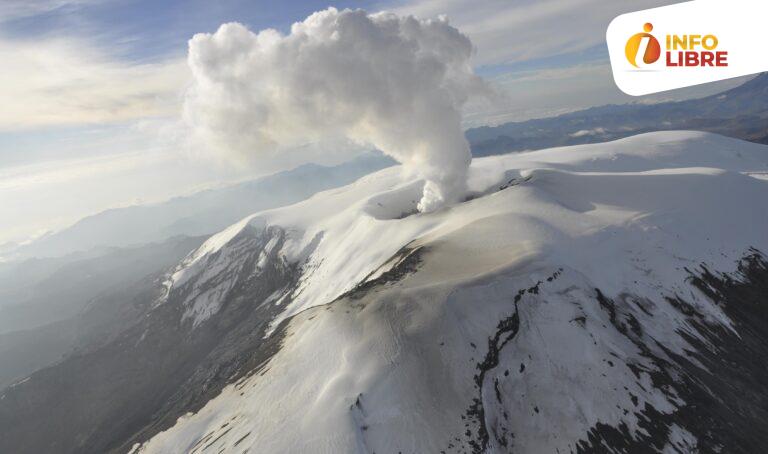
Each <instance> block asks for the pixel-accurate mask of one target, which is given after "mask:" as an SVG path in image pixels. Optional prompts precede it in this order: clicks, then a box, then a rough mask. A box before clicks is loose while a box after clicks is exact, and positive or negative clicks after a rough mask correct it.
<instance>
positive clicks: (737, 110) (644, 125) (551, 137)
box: [466, 73, 768, 156]
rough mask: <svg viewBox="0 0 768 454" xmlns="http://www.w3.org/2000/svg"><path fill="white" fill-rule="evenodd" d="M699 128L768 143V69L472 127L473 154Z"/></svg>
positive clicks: (600, 140) (531, 148) (491, 153)
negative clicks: (683, 91)
mask: <svg viewBox="0 0 768 454" xmlns="http://www.w3.org/2000/svg"><path fill="white" fill-rule="evenodd" d="M665 130H695V131H707V132H715V133H718V134H722V135H725V136H728V137H734V138H737V139H743V140H748V141H750V142H757V143H768V73H765V74H761V75H759V76H757V77H755V78H753V79H751V80H749V81H747V82H746V83H744V84H742V85H740V86H738V87H736V88H733V89H731V90H728V91H725V92H722V93H719V94H716V95H712V96H707V97H706V98H699V99H691V100H687V101H677V102H664V103H658V104H622V105H607V106H600V107H593V108H590V109H586V110H581V111H578V112H571V113H568V114H564V115H560V116H557V117H551V118H542V119H536V120H528V121H523V122H516V123H506V124H503V125H499V126H495V127H481V128H474V129H470V130H468V131H467V133H466V135H467V139H468V140H469V142H470V144H471V145H472V154H473V155H474V156H489V155H496V154H503V153H509V152H512V151H524V150H538V149H542V148H550V147H558V146H567V145H579V144H586V143H597V142H606V141H609V140H616V139H621V138H624V137H629V136H633V135H636V134H640V133H644V132H650V131H665Z"/></svg>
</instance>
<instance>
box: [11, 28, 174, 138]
mask: <svg viewBox="0 0 768 454" xmlns="http://www.w3.org/2000/svg"><path fill="white" fill-rule="evenodd" d="M0 60H2V61H4V62H6V63H7V65H5V66H4V67H3V71H2V72H0V98H2V99H3V100H4V102H5V104H4V106H3V109H2V110H0V131H8V130H19V129H26V128H39V127H47V126H59V125H82V124H104V123H115V122H126V121H131V120H137V119H142V118H147V117H153V116H170V115H177V112H178V105H179V97H180V86H183V84H184V83H185V81H186V80H187V78H188V69H187V68H186V65H185V64H184V61H183V60H182V59H172V60H168V61H166V62H161V63H151V64H136V63H130V62H122V61H119V60H115V59H112V58H110V57H109V56H108V55H105V53H104V52H101V51H98V50H97V49H95V48H94V47H93V46H91V45H89V44H88V43H86V42H84V41H82V40H75V39H66V38H57V39H49V40H39V41H19V40H16V41H13V40H0Z"/></svg>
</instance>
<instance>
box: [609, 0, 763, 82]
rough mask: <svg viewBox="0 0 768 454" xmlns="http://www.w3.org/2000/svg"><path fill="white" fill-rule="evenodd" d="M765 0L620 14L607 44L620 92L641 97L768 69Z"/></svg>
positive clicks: (704, 2) (701, 0) (699, 0)
mask: <svg viewBox="0 0 768 454" xmlns="http://www.w3.org/2000/svg"><path fill="white" fill-rule="evenodd" d="M766 18H768V1H766V0H730V1H724V0H722V1H721V0H696V1H692V2H687V3H679V4H676V5H670V6H663V7H660V8H653V9H647V10H643V11H637V12H634V13H628V14H622V15H621V16H618V17H617V18H615V19H614V20H613V21H612V22H611V23H610V25H609V26H608V32H607V33H606V40H607V43H608V53H609V55H610V58H611V68H612V69H613V78H614V80H615V81H616V85H618V87H619V89H621V91H623V92H625V93H627V94H629V95H632V96H641V95H647V94H650V93H657V92H661V91H666V90H672V89H675V88H682V87H688V86H691V85H698V84H703V83H707V82H714V81H717V80H723V79H730V78H733V77H739V76H745V75H749V74H755V73H759V72H763V71H768V51H767V49H766V47H768V40H767V39H766V26H765V24H766V20H767V19H766Z"/></svg>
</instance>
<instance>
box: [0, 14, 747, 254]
mask: <svg viewBox="0 0 768 454" xmlns="http://www.w3.org/2000/svg"><path fill="white" fill-rule="evenodd" d="M668 3H673V2H669V1H663V0H638V1H631V2H630V1H616V0H483V1H461V0H380V1H341V2H336V1H318V0H303V1H259V0H251V1H247V0H185V1H182V0H167V1H159V0H3V1H2V2H0V60H2V61H3V62H4V65H3V71H2V72H0V99H2V101H3V104H4V107H3V109H2V110H0V210H2V212H0V244H2V243H3V242H5V241H10V240H23V239H24V238H28V237H30V236H33V235H36V234H39V233H40V232H43V231H49V230H52V229H59V228H62V227H63V226H66V225H67V224H70V223H72V222H75V221H76V220H77V219H79V218H81V217H83V216H86V215H88V214H92V213H95V212H98V211H101V210H103V209H106V208H110V207H116V206H125V205H129V204H134V203H146V202H152V201H159V200H162V199H164V198H168V197H171V196H173V195H177V194H183V193H189V192H191V191H194V190H197V189H200V188H204V187H210V186H215V185H220V184H226V183H227V182H231V181H236V180H240V179H244V178H248V177H252V176H254V175H260V174H265V173H270V172H274V171H277V170H281V169H284V168H287V167H290V166H294V165H296V164H297V162H293V161H275V162H268V163H260V165H259V166H258V167H248V168H244V167H235V166H232V165H230V164H229V163H226V162H222V161H221V160H219V159H217V158H216V157H215V156H200V155H197V154H195V153H191V152H190V151H189V150H186V149H185V147H184V146H183V137H179V134H180V133H179V129H178V128H177V123H178V121H179V112H180V105H181V101H180V100H181V98H182V96H183V90H184V87H185V86H186V84H187V83H188V80H189V79H188V78H189V74H188V70H187V67H186V62H185V57H186V51H187V47H186V43H187V40H189V39H190V38H191V37H192V36H193V35H194V34H195V33H200V32H209V33H210V32H213V31H215V30H216V29H217V27H218V26H219V25H220V24H222V23H225V22H230V21H237V22H241V23H243V24H245V25H247V26H248V27H249V28H250V29H251V30H254V31H258V30H261V29H264V28H276V29H278V30H280V31H283V32H285V31H286V30H288V29H289V27H290V25H291V24H292V23H294V22H296V21H301V20H303V19H304V18H305V17H306V16H308V15H309V14H311V13H312V12H314V11H318V10H322V9H325V8H326V7H328V6H335V7H337V8H339V9H341V8H347V7H349V8H363V9H366V10H368V11H371V12H374V11H381V10H393V11H395V12H398V13H401V14H414V15H417V16H419V17H424V18H430V17H437V16H438V15H440V14H446V15H447V16H448V17H449V19H450V20H451V23H452V24H453V25H454V26H456V27H457V28H459V29H460V30H461V31H463V32H464V33H466V34H467V35H468V36H469V37H470V38H471V39H472V41H473V43H474V45H475V47H476V49H477V52H476V55H475V59H474V64H475V70H476V72H477V73H479V74H480V75H482V76H483V77H484V78H486V79H487V80H489V81H490V82H491V83H493V84H494V85H496V87H497V88H498V89H499V90H501V91H503V92H505V93H506V94H507V96H506V98H505V101H504V102H503V103H500V104H499V105H494V106H488V105H473V106H471V107H470V108H468V109H467V112H466V113H465V119H466V124H467V125H468V126H470V125H476V124H486V123H493V122H502V121H509V120H522V119H526V118H531V117H541V116H548V115H553V114H557V113H561V112H565V111H569V110H575V109H579V108H585V107H589V106H593V105H600V104H606V103H617V102H627V101H638V100H636V99H631V98H629V97H627V96H625V95H623V94H621V93H620V92H619V91H618V90H617V89H616V88H615V86H614V84H613V81H612V78H611V75H610V71H609V67H608V61H607V51H606V49H605V46H604V43H603V40H604V33H605V29H606V27H607V24H608V22H609V21H610V20H611V19H612V18H613V17H615V16H616V15H618V14H620V13H623V12H628V11H631V10H638V9H643V8H647V7H652V6H659V5H663V4H668ZM730 84H731V85H732V84H733V82H730ZM727 85H728V83H726V84H719V85H709V86H706V87H702V88H700V89H694V90H687V91H681V92H673V93H667V94H663V95H661V96H657V97H656V98H648V99H643V100H640V101H641V102H648V101H653V100H658V99H667V98H668V99H680V98H684V97H690V96H694V95H700V94H708V93H713V92H716V91H719V90H721V89H723V88H727ZM342 158H343V156H341V155H336V154H331V155H328V156H318V159H317V160H318V161H319V162H321V163H331V162H335V161H338V160H339V159H342Z"/></svg>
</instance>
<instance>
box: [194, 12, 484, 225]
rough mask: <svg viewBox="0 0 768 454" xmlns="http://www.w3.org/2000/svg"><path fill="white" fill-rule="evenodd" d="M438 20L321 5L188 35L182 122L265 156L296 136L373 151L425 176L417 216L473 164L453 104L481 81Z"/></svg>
mask: <svg viewBox="0 0 768 454" xmlns="http://www.w3.org/2000/svg"><path fill="white" fill-rule="evenodd" d="M472 51H473V48H472V43H471V42H470V40H469V39H468V38H467V37H466V36H464V35H463V34H462V33H460V32H459V31H458V30H457V29H455V28H453V27H452V26H450V25H449V24H448V22H447V20H445V19H437V20H419V19H416V18H414V17H401V16H398V15H395V14H393V13H380V14H373V15H369V14H367V13H366V12H364V11H362V10H356V11H352V10H344V11H338V10H336V9H334V8H329V9H327V10H325V11H322V12H318V13H315V14H313V15H311V16H310V17H308V18H307V19H306V20H304V21H303V22H300V23H296V24H294V25H293V27H292V28H291V31H290V33H289V34H288V35H281V34H280V33H279V32H277V31H275V30H272V29H268V30H263V31H261V32H259V33H258V34H257V33H253V32H251V31H249V30H248V29H247V28H246V27H245V26H243V25H241V24H238V23H229V24H224V25H222V26H221V27H220V28H219V30H218V31H217V32H216V33H214V34H198V35H195V37H193V38H192V40H190V43H189V56H188V62H189V66H190V68H191V70H192V74H193V78H194V82H193V86H192V88H191V89H190V91H189V93H188V96H187V98H186V101H185V118H186V120H187V122H188V123H189V124H190V125H191V126H192V128H193V131H194V134H195V137H196V139H198V140H200V141H202V142H203V143H205V144H206V145H207V146H209V147H212V148H214V149H216V150H218V151H222V152H228V153H234V154H239V155H246V156H250V157H255V158H256V159H258V158H259V157H267V156H269V155H270V154H271V153H274V151H275V150H282V152H284V153H289V152H290V151H287V150H289V149H290V148H291V147H297V146H300V145H302V144H305V143H309V142H316V141H323V140H336V139H339V138H346V139H351V140H353V141H355V142H357V143H360V144H365V145H371V146H374V147H376V148H378V149H380V150H382V151H383V152H385V153H386V154H388V155H389V156H392V157H393V158H395V159H396V160H398V161H399V162H402V163H403V164H405V165H406V166H407V167H408V168H410V169H412V170H414V171H416V172H418V174H420V175H421V176H422V177H423V178H424V179H425V180H426V184H425V188H424V195H423V198H422V200H421V201H420V203H419V209H420V210H421V211H431V210H434V209H436V208H438V207H440V206H442V205H443V204H445V203H452V202H455V201H457V200H459V199H460V198H461V197H462V196H463V195H464V193H465V190H466V187H465V185H466V173H467V169H468V166H469V162H470V160H471V155H470V152H469V146H468V144H467V142H466V139H465V138H464V134H463V131H462V127H461V113H460V112H461V107H462V106H463V105H464V104H465V102H466V101H467V100H468V98H469V97H471V96H473V95H477V94H481V93H484V91H485V85H484V84H483V82H482V80H481V79H480V78H479V77H477V76H476V75H475V74H474V73H473V71H472V67H471V65H470V57H471V55H472Z"/></svg>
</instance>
